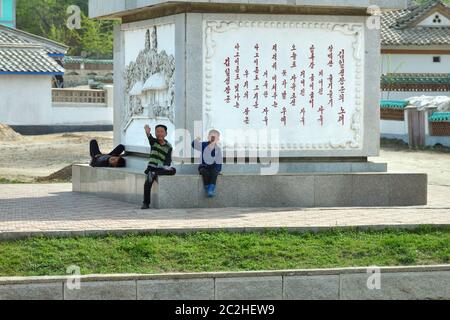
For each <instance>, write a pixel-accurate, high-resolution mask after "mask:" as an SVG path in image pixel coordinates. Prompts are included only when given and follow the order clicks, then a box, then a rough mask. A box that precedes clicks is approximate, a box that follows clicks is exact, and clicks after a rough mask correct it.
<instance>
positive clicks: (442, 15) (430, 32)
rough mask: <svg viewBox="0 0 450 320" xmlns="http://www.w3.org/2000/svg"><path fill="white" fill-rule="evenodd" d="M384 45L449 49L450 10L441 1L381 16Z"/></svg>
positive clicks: (437, 0) (434, 0) (389, 12)
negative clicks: (443, 46) (438, 46)
mask: <svg viewBox="0 0 450 320" xmlns="http://www.w3.org/2000/svg"><path fill="white" fill-rule="evenodd" d="M381 41H382V45H383V46H393V45H417V46H426V45H450V7H449V6H448V5H446V4H445V3H444V2H442V1H440V0H432V1H429V2H426V3H425V4H423V5H414V6H411V7H409V8H408V9H405V10H393V11H387V12H384V13H383V15H382V33H381Z"/></svg>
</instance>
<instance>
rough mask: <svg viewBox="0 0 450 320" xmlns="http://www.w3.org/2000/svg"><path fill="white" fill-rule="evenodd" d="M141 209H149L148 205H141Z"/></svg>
mask: <svg viewBox="0 0 450 320" xmlns="http://www.w3.org/2000/svg"><path fill="white" fill-rule="evenodd" d="M141 209H142V210H147V209H150V205H149V204H147V203H143V204H142V207H141Z"/></svg>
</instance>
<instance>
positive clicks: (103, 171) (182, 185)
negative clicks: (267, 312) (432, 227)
mask: <svg viewBox="0 0 450 320" xmlns="http://www.w3.org/2000/svg"><path fill="white" fill-rule="evenodd" d="M193 166H194V165H188V167H186V168H187V169H189V168H190V169H192V168H193ZM350 168H351V166H350ZM187 169H186V170H187ZM227 170H229V169H227ZM227 170H224V174H223V175H221V176H219V179H218V189H217V191H218V194H217V197H215V198H212V199H208V198H207V197H206V195H205V191H204V188H203V184H202V180H201V177H200V176H199V175H198V174H185V173H181V174H177V175H176V176H162V177H159V181H158V183H155V185H154V187H153V189H152V207H153V208H156V209H167V208H224V207H278V208H279V207H378V206H415V205H426V204H427V175H426V174H409V173H386V172H352V171H349V172H334V173H333V172H314V171H311V172H303V173H289V172H286V173H279V174H277V175H260V174H252V173H227ZM181 171H182V172H183V170H181ZM145 178H146V176H145V174H144V173H143V172H142V170H136V169H132V168H122V169H112V168H92V167H89V166H88V165H74V166H73V176H72V181H73V191H74V192H83V193H89V194H93V195H96V196H100V197H105V198H110V199H114V200H121V201H126V202H131V203H136V205H138V204H139V203H141V202H142V198H143V186H144V182H145Z"/></svg>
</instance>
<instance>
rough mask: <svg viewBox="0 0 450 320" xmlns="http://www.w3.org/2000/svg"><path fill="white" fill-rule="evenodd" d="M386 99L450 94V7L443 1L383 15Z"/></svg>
mask: <svg viewBox="0 0 450 320" xmlns="http://www.w3.org/2000/svg"><path fill="white" fill-rule="evenodd" d="M381 41H382V73H383V76H382V81H381V85H382V91H383V98H384V99H397V100H398V99H405V98H408V97H411V96H417V95H422V94H425V95H448V94H449V92H450V6H449V5H447V4H445V3H444V2H443V1H441V0H431V1H428V2H426V3H424V4H421V5H417V4H411V5H410V6H408V8H407V9H403V10H390V11H385V12H383V14H382V32H381Z"/></svg>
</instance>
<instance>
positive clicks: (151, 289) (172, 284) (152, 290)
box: [137, 278, 214, 300]
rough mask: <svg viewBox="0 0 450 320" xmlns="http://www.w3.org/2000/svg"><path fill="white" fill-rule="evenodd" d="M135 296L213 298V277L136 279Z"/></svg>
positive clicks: (163, 298)
mask: <svg viewBox="0 0 450 320" xmlns="http://www.w3.org/2000/svg"><path fill="white" fill-rule="evenodd" d="M137 298H138V300H213V299H214V279H212V278H211V279H178V280H148V281H138V282H137Z"/></svg>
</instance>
